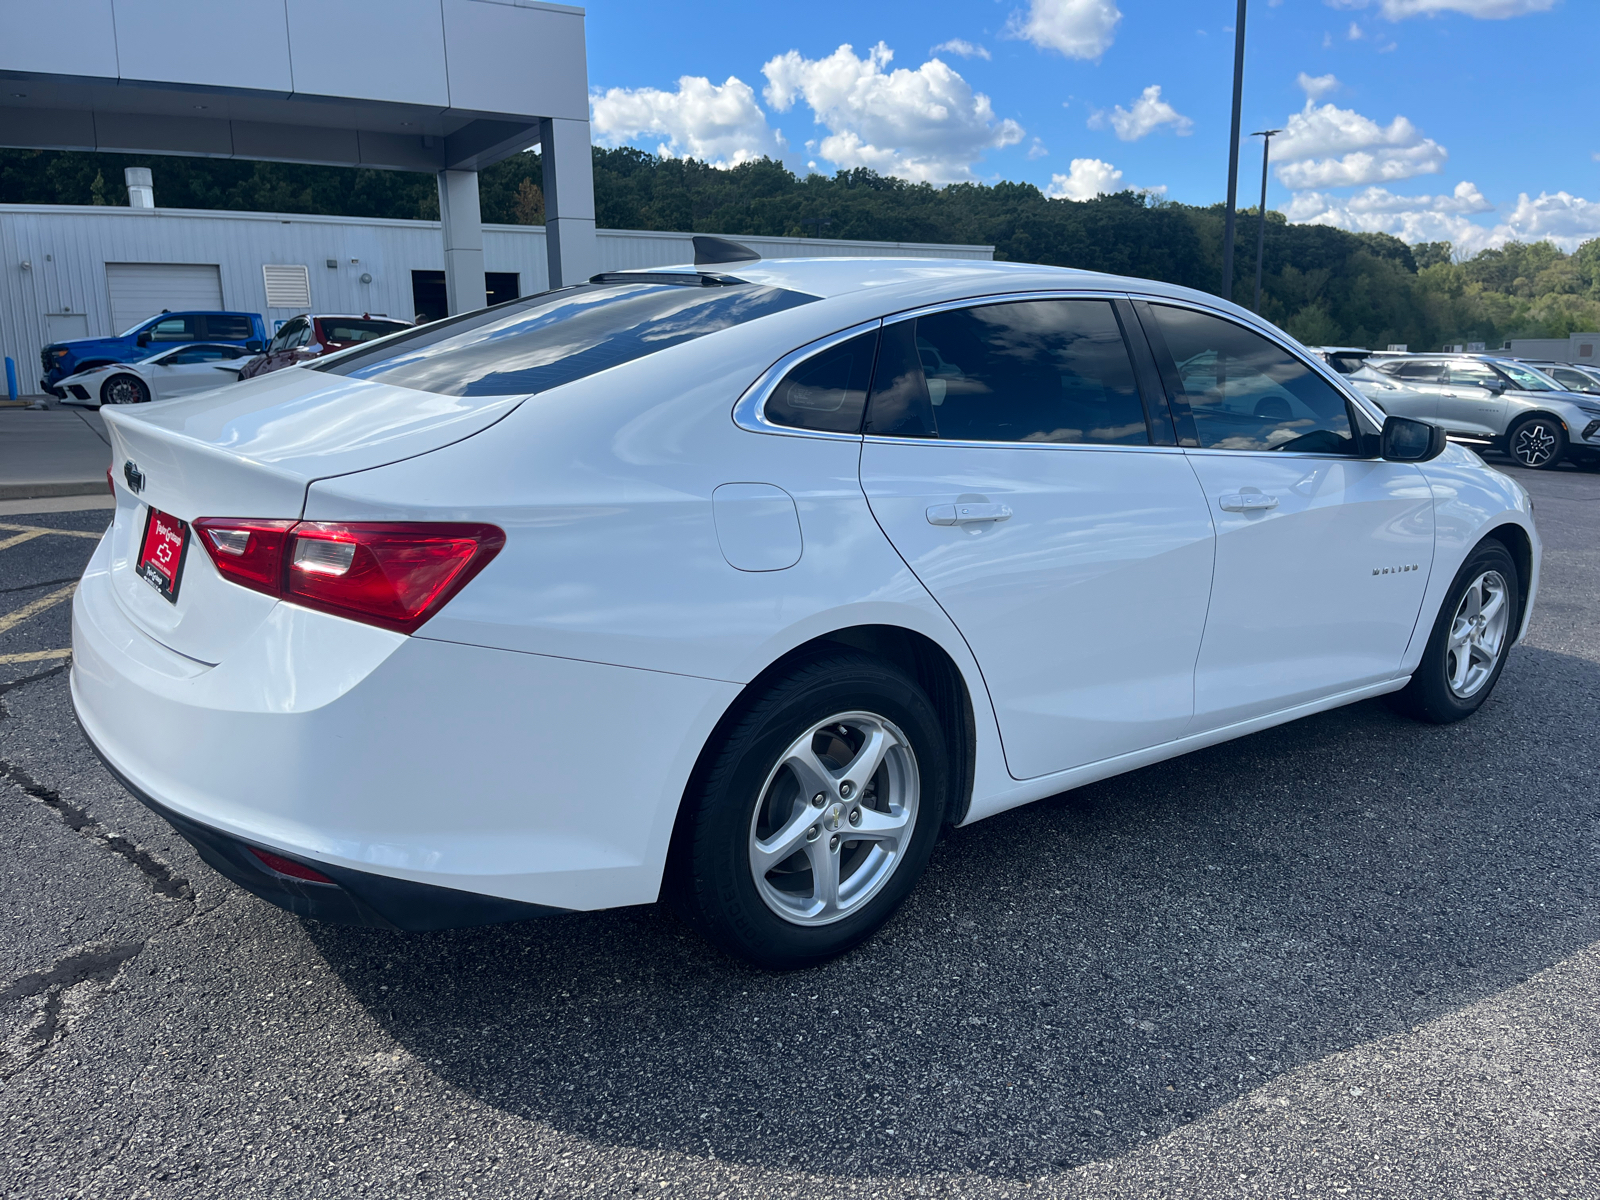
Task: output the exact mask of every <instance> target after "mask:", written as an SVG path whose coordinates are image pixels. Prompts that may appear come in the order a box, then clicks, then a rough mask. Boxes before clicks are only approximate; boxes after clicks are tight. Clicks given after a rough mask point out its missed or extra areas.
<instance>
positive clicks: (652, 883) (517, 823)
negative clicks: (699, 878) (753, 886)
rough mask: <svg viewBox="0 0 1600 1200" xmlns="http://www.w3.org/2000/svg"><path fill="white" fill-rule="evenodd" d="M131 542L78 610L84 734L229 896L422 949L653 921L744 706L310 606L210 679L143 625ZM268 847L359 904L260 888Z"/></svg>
mask: <svg viewBox="0 0 1600 1200" xmlns="http://www.w3.org/2000/svg"><path fill="white" fill-rule="evenodd" d="M112 540H113V539H110V538H108V539H106V541H104V542H102V543H101V546H100V548H99V549H98V550H97V551H96V554H95V557H94V559H92V560H91V563H90V567H89V570H88V571H87V572H86V573H85V576H84V579H83V581H82V583H81V584H80V586H79V588H78V593H77V595H76V596H75V597H74V599H73V666H72V674H71V683H72V698H73V704H74V708H75V710H76V712H77V714H78V720H79V723H80V724H81V725H82V726H83V730H84V733H85V735H86V736H87V737H88V739H89V741H90V743H91V744H92V745H93V746H94V747H95V749H96V750H97V752H98V753H99V754H100V756H101V757H102V758H103V759H104V760H105V761H106V764H107V765H108V767H110V769H111V770H112V771H113V773H114V774H115V775H116V776H117V777H118V778H119V779H120V780H122V782H123V783H124V784H125V785H126V786H127V787H128V789H129V790H130V791H131V792H132V793H133V794H134V795H136V796H138V797H139V798H140V799H141V800H142V801H144V802H145V803H146V804H148V805H150V806H151V807H152V808H154V809H155V810H156V811H158V812H160V813H161V814H162V815H163V816H164V817H166V818H167V819H168V820H169V821H171V822H172V824H173V825H174V827H175V828H177V829H178V831H179V832H180V833H182V834H183V835H184V836H185V837H186V838H188V839H189V840H190V841H191V842H193V843H194V844H195V845H196V847H197V848H199V849H200V851H201V853H202V854H203V855H204V856H205V857H206V860H207V861H208V862H210V863H211V864H212V865H213V866H214V867H216V868H217V869H218V870H219V871H221V872H222V873H223V874H225V875H227V876H228V877H229V878H231V879H233V880H235V881H236V882H238V883H240V884H241V885H242V886H244V887H247V888H249V889H250V890H251V891H253V892H256V893H257V894H258V895H262V896H264V897H266V898H267V899H269V900H273V901H274V902H275V903H280V904H283V905H284V906H285V907H289V908H292V909H293V910H294V911H296V912H304V913H306V914H307V915H316V916H323V917H330V918H332V919H357V920H358V921H360V922H362V923H367V924H373V923H379V924H389V925H393V926H396V927H398V928H406V929H420V928H439V927H443V926H445V925H453V924H474V923H478V922H481V921H488V920H505V919H514V918H515V916H516V915H528V913H529V912H530V911H547V910H551V909H558V910H571V909H584V910H587V909H599V908H609V907H614V906H618V905H626V904H640V903H649V902H652V901H654V900H655V898H656V895H657V893H658V892H659V890H660V879H661V870H662V867H663V865H664V863H665V857H666V847H667V842H668V839H669V838H670V836H671V828H672V822H673V820H674V818H675V816H676V811H677V806H678V802H679V800H680V799H681V797H682V793H683V787H684V783H685V780H686V779H687V778H688V774H689V772H690V770H691V769H692V767H693V764H694V760H695V757H696V756H697V754H698V751H699V747H700V746H701V745H703V744H704V740H705V737H706V736H707V735H708V734H709V732H710V730H711V728H712V727H713V726H714V724H715V722H716V720H717V719H718V718H719V717H720V715H721V713H722V712H723V711H724V710H725V708H726V706H727V704H728V703H729V702H731V700H732V699H733V697H734V696H735V695H737V693H738V688H737V686H736V685H733V684H729V683H724V682H720V681H715V680H707V679H698V678H694V677H688V676H682V675H668V674H665V673H663V672H655V671H639V670H634V669H630V668H625V667H615V666H607V665H603V664H598V663H590V662H579V661H575V660H571V659H561V658H552V657H548V656H544V655H534V654H521V653H515V652H511V651H504V650H490V649H484V648H482V647H477V646H464V645H460V644H457V643H452V642H441V641H435V640H432V639H429V638H426V637H421V636H417V637H409V638H408V637H404V636H402V635H399V634H389V633H387V632H386V631H381V630H373V629H370V628H369V627H366V626H361V625H355V624H353V623H352V622H349V621H345V620H342V619H340V618H338V617H332V616H327V615H325V614H321V613H314V612H311V611H309V610H306V609H300V608H297V607H295V606H292V605H279V606H277V607H276V608H275V609H274V610H273V612H272V614H271V615H270V616H269V617H268V619H267V620H265V621H262V622H261V623H260V625H259V627H258V628H256V629H254V630H252V631H250V632H248V633H247V634H244V635H242V637H241V639H240V640H239V641H238V642H237V643H235V644H233V645H232V646H230V647H229V648H228V650H227V653H226V656H225V657H226V661H224V662H222V663H220V664H217V665H214V666H207V665H206V664H204V663H198V662H195V661H194V660H192V659H184V658H183V657H182V656H181V655H178V654H175V653H174V652H173V651H171V650H169V649H167V648H166V647H164V646H162V645H161V644H159V643H158V642H156V641H155V640H154V639H153V638H152V637H151V636H150V635H148V634H146V633H145V632H143V631H142V630H141V629H140V628H139V627H138V626H136V625H135V624H134V623H133V622H132V621H131V620H130V619H129V617H128V616H127V615H126V614H125V613H124V612H123V609H122V607H121V603H120V601H119V599H118V597H117V596H116V595H115V594H114V593H113V587H112V577H111V574H110V571H109V565H110V558H111V550H110V548H109V547H110V542H111V541H112ZM211 569H212V568H211V567H210V564H209V562H208V561H207V560H206V559H205V558H204V556H203V555H200V556H198V557H192V558H191V562H190V563H189V564H186V566H185V571H186V572H187V571H189V570H211ZM192 582H194V581H192ZM197 594H198V593H197ZM251 847H256V848H259V849H263V850H266V851H269V852H270V853H274V854H278V855H282V856H283V857H286V858H289V859H292V860H296V861H299V862H303V863H305V864H308V865H310V866H312V867H314V868H315V869H316V870H317V871H319V872H321V873H323V874H325V875H327V876H328V877H329V878H331V879H334V880H335V881H336V882H337V884H338V888H337V891H338V892H339V893H342V895H338V896H336V895H335V894H334V890H332V889H328V888H327V885H321V886H320V888H318V887H316V886H313V885H308V884H303V883H299V882H289V881H285V880H284V879H281V878H279V877H278V876H277V875H276V874H275V873H272V872H270V871H263V870H261V866H260V863H259V860H257V859H256V858H255V856H254V855H253V854H251V853H250V848H251ZM499 902H507V903H505V904H503V905H501V906H500V907H496V905H497V904H498V903H499ZM313 906H315V908H316V911H315V912H313ZM527 906H536V907H535V908H534V909H532V910H530V909H529V908H528V907H527ZM423 910H428V911H432V912H433V914H434V915H427V914H426V912H424V911H423ZM338 913H343V914H344V915H343V916H342V917H339V916H335V915H334V914H338ZM352 914H354V915H353V916H352ZM492 914H498V915H492ZM374 918H376V919H374Z"/></svg>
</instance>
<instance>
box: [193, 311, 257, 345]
mask: <svg viewBox="0 0 1600 1200" xmlns="http://www.w3.org/2000/svg"><path fill="white" fill-rule="evenodd" d="M205 322H206V337H208V338H220V339H221V340H223V341H226V342H243V341H247V340H248V339H250V338H252V337H254V336H255V330H254V329H252V328H251V327H250V318H249V317H245V316H240V315H238V314H235V313H212V314H210V315H209V316H207V317H206V318H205Z"/></svg>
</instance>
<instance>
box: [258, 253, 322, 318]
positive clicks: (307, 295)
mask: <svg viewBox="0 0 1600 1200" xmlns="http://www.w3.org/2000/svg"><path fill="white" fill-rule="evenodd" d="M261 279H262V282H263V283H265V284H266V285H267V307H268V308H293V309H299V310H301V311H304V310H305V309H308V308H310V307H311V273H310V272H309V271H308V270H307V269H306V268H305V267H304V266H291V265H288V264H285V263H265V264H263V265H262V267H261Z"/></svg>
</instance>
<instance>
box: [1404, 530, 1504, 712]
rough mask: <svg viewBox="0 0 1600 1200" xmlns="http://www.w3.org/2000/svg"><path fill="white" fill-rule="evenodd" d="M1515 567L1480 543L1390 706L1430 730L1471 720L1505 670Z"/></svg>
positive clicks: (1496, 546) (1494, 546)
mask: <svg viewBox="0 0 1600 1200" xmlns="http://www.w3.org/2000/svg"><path fill="white" fill-rule="evenodd" d="M1521 596H1522V587H1521V581H1520V579H1519V578H1518V575H1517V564H1516V563H1515V562H1514V561H1513V560H1512V558H1511V554H1510V552H1509V551H1507V550H1506V548H1505V547H1504V546H1502V545H1501V544H1500V543H1499V542H1495V541H1489V542H1484V543H1483V544H1482V545H1480V546H1479V547H1478V548H1477V549H1476V550H1474V551H1473V552H1472V553H1471V554H1470V555H1469V556H1468V557H1467V561H1466V562H1465V563H1464V564H1462V567H1461V570H1459V571H1457V572H1456V577H1455V579H1454V580H1453V581H1451V584H1450V590H1449V591H1448V592H1447V593H1446V594H1445V599H1444V603H1443V604H1442V605H1441V606H1440V607H1439V615H1438V617H1437V619H1435V621H1434V623H1433V633H1432V634H1431V635H1430V636H1429V638H1428V648H1427V649H1426V650H1424V651H1423V653H1422V661H1421V662H1420V663H1418V664H1417V670H1416V673H1415V674H1413V675H1412V676H1411V682H1410V683H1408V684H1407V685H1406V686H1405V689H1404V690H1403V691H1400V692H1397V693H1395V694H1394V696H1393V704H1394V706H1395V707H1396V708H1397V709H1399V710H1400V711H1401V712H1403V713H1405V714H1406V715H1407V716H1411V717H1415V718H1416V719H1417V720H1419V721H1426V722H1428V723H1429V724H1432V725H1448V724H1450V723H1451V722H1453V721H1459V720H1461V719H1462V718H1463V717H1470V716H1471V715H1472V714H1473V713H1475V712H1477V711H1478V708H1479V707H1480V706H1481V705H1482V704H1483V702H1484V701H1485V700H1487V699H1488V698H1489V693H1490V692H1492V691H1494V685H1495V684H1496V683H1498V682H1499V680H1500V672H1501V671H1502V670H1504V669H1505V665H1506V656H1507V655H1508V654H1509V653H1510V650H1511V643H1512V642H1513V641H1514V640H1515V639H1516V636H1517V618H1518V614H1519V613H1520V612H1521V608H1522V602H1521Z"/></svg>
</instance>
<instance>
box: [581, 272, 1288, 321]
mask: <svg viewBox="0 0 1600 1200" xmlns="http://www.w3.org/2000/svg"><path fill="white" fill-rule="evenodd" d="M696 273H701V274H718V275H726V276H731V277H733V278H736V279H740V280H743V281H745V282H747V283H759V284H763V285H765V286H767V287H781V288H789V289H791V290H793V291H797V292H805V293H807V294H808V295H812V296H818V297H821V298H822V299H831V298H833V297H836V296H844V295H848V294H850V293H855V292H863V291H868V290H872V291H877V292H879V294H880V295H882V297H883V299H884V300H885V301H886V302H887V304H886V307H890V308H892V307H893V306H894V304H895V302H896V301H899V300H904V301H905V305H906V307H914V306H916V305H917V304H925V303H936V302H937V300H938V296H939V295H941V294H942V295H946V296H949V297H950V298H959V297H964V296H968V295H971V296H982V295H995V294H1003V293H1005V292H1009V291H1019V292H1023V291H1045V290H1073V289H1079V288H1082V289H1085V290H1089V291H1106V292H1121V291H1135V292H1141V293H1144V294H1145V295H1155V296H1165V297H1170V298H1171V299H1174V300H1189V301H1194V302H1198V303H1203V304H1206V305H1209V306H1212V307H1216V308H1220V309H1223V310H1226V311H1229V312H1232V313H1236V314H1237V315H1239V316H1242V317H1244V318H1246V319H1248V320H1250V321H1251V322H1252V323H1255V322H1257V321H1258V318H1257V317H1256V316H1255V315H1254V314H1253V313H1251V312H1249V311H1248V310H1246V309H1243V308H1240V307H1239V306H1238V305H1235V304H1232V303H1230V302H1229V301H1226V300H1223V299H1221V298H1219V297H1217V296H1213V295H1211V294H1210V293H1207V292H1199V291H1196V290H1194V289H1193V288H1186V287H1179V286H1178V285H1176V284H1171V283H1161V282H1158V281H1156V280H1153V279H1136V278H1131V277H1129V276H1124V275H1108V274H1105V273H1103V272H1100V271H1085V270H1080V269H1078V268H1076V267H1046V266H1040V265H1038V264H1036V263H1014V262H995V261H991V260H988V259H979V258H893V257H872V258H867V257H854V256H852V257H837V258H764V259H760V260H755V261H745V262H734V263H720V264H717V266H716V267H715V268H708V267H706V266H705V265H701V266H699V267H696V266H694V265H692V264H678V265H676V266H668V267H652V268H649V269H648V270H640V271H626V272H607V273H606V278H607V279H610V280H615V279H618V278H621V277H623V276H634V275H642V276H649V275H652V274H663V275H678V276H682V275H686V274H696Z"/></svg>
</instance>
